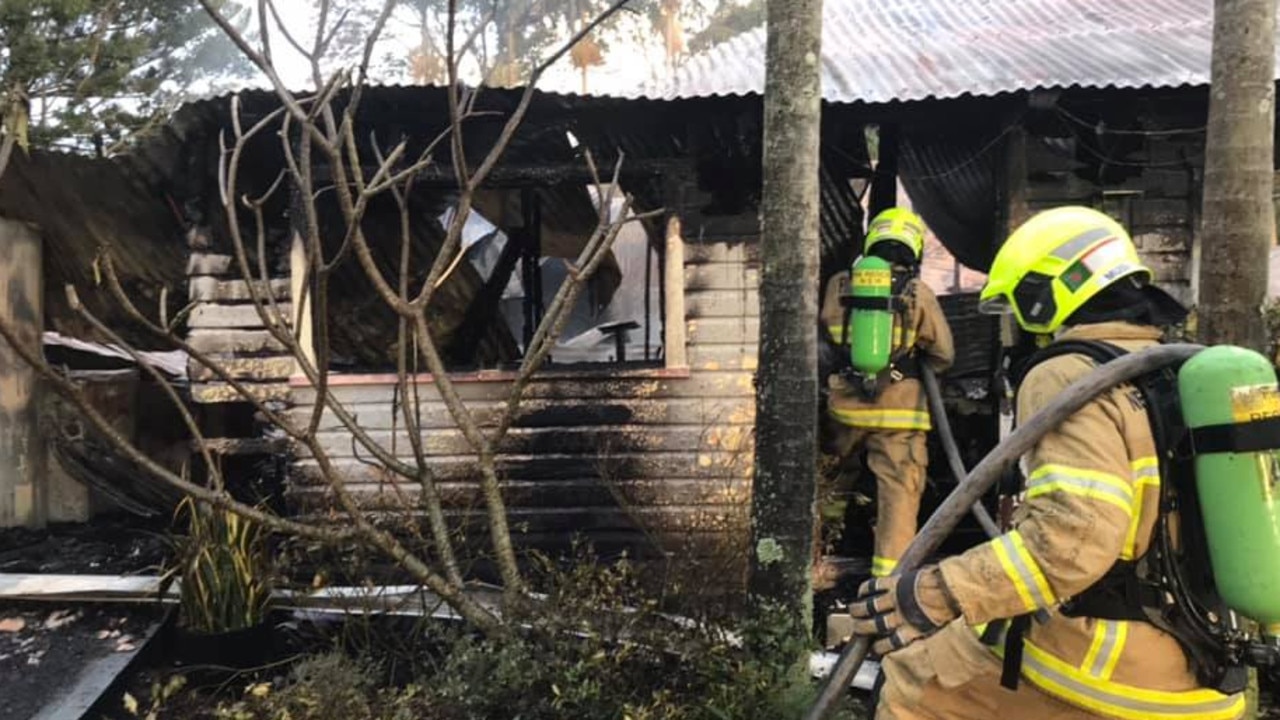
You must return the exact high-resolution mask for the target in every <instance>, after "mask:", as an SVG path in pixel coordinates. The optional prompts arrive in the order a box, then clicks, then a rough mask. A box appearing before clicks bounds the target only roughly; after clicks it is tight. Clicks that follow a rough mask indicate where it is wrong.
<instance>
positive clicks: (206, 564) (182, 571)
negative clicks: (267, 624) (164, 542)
mask: <svg viewBox="0 0 1280 720" xmlns="http://www.w3.org/2000/svg"><path fill="white" fill-rule="evenodd" d="M178 513H179V514H180V515H181V514H185V515H186V517H187V527H188V534H187V535H186V536H183V537H179V538H177V539H176V540H175V541H174V546H175V560H174V566H173V567H172V568H171V569H170V570H169V572H168V573H167V574H166V580H167V581H172V580H173V579H174V578H178V579H180V580H181V585H180V591H179V611H180V618H181V622H182V624H183V626H184V627H185V628H186V629H187V630H189V631H191V632H196V633H203V634H215V633H225V632H232V631H235V630H243V629H246V628H251V627H254V626H256V625H259V624H260V623H262V621H263V620H264V619H265V618H266V616H267V609H268V605H269V603H270V600H271V580H270V578H271V574H270V563H269V559H268V555H267V546H266V533H265V532H263V530H262V528H260V527H258V526H256V525H254V524H253V523H251V522H249V521H248V520H246V519H244V518H242V517H240V516H239V515H236V514H235V513H233V512H230V511H227V510H219V509H217V508H214V507H212V506H210V505H207V504H206V503H202V502H197V501H194V500H192V499H191V498H189V497H188V498H186V499H184V500H183V501H182V503H181V505H179V507H178Z"/></svg>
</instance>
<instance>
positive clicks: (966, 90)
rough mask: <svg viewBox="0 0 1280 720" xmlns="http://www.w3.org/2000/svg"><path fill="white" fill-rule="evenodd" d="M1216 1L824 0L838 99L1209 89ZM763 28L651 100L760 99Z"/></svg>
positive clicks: (829, 76) (697, 59)
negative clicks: (1082, 89)
mask: <svg viewBox="0 0 1280 720" xmlns="http://www.w3.org/2000/svg"><path fill="white" fill-rule="evenodd" d="M1212 38H1213V0H1133V1H1130V2H1116V1H1115V0H826V3H825V8H824V15H823V43H822V44H823V58H822V69H823V97H824V98H825V99H826V100H828V101H831V102H865V103H887V102H894V101H903V102H905V101H913V100H925V99H930V98H937V99H943V98H953V97H960V96H964V95H974V96H990V95H998V94H1001V93H1008V92H1016V91H1021V90H1031V89H1037V88H1068V87H1087V88H1107V87H1117V88H1138V87H1180V86H1186V85H1206V84H1208V82H1209V61H1210V51H1211V46H1212ZM764 58H765V31H764V28H763V27H762V28H757V29H755V30H752V31H749V32H746V33H743V34H742V35H739V36H738V37H736V38H734V39H732V40H730V41H728V42H726V43H724V44H722V45H720V46H717V47H715V48H713V49H712V50H709V51H707V52H705V53H702V54H699V55H695V56H693V57H691V58H689V59H688V60H687V61H686V62H685V63H684V65H683V66H682V67H681V68H679V69H678V70H677V71H676V72H675V73H674V75H673V76H672V77H671V78H670V79H668V80H666V81H661V82H658V83H655V84H653V85H650V86H648V87H646V88H644V89H643V90H642V91H641V92H640V93H639V94H640V95H643V96H646V97H652V98H664V99H674V98H690V97H710V96H717V95H747V94H759V93H761V92H762V91H763V89H764Z"/></svg>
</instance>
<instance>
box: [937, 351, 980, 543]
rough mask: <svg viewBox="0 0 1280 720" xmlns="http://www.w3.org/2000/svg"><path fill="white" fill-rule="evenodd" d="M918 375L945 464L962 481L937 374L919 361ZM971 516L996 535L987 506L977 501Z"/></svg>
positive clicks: (961, 461)
mask: <svg viewBox="0 0 1280 720" xmlns="http://www.w3.org/2000/svg"><path fill="white" fill-rule="evenodd" d="M920 377H921V379H922V380H923V381H924V394H925V396H926V397H927V398H928V399H929V414H930V415H932V416H933V424H934V426H935V427H936V428H937V429H938V438H939V439H940V440H941V441H942V451H943V453H944V454H945V455H946V456H947V464H949V465H950V466H951V475H952V477H954V478H955V481H956V484H957V485H958V484H960V483H961V482H963V481H964V476H965V475H967V474H968V473H966V472H965V469H964V461H963V460H961V459H960V448H959V447H957V446H956V438H955V436H954V435H952V434H951V421H949V420H948V419H947V410H946V407H944V406H943V404H942V390H941V388H940V387H939V386H938V376H937V375H935V374H934V372H933V368H931V367H929V363H927V362H922V363H920ZM971 510H972V512H973V517H974V518H976V519H977V521H978V524H979V525H981V526H982V530H983V532H985V533H986V534H987V537H992V538H993V537H998V536H999V535H1000V526H999V525H997V524H996V521H995V520H993V519H992V518H991V514H990V513H988V512H987V508H986V506H985V505H983V504H982V501H978V502H976V503H974V504H973V507H972V509H971Z"/></svg>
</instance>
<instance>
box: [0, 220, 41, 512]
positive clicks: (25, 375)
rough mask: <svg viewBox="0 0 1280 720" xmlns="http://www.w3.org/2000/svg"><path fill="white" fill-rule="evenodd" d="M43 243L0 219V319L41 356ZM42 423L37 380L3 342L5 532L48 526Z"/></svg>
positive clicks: (1, 491)
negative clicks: (7, 528) (39, 421)
mask: <svg viewBox="0 0 1280 720" xmlns="http://www.w3.org/2000/svg"><path fill="white" fill-rule="evenodd" d="M40 244H41V241H40V235H39V234H38V233H37V232H36V230H35V229H34V228H32V227H31V226H29V225H26V224H24V223H19V222H14V221H12V220H4V219H0V314H3V315H4V319H5V321H6V322H8V323H10V324H11V325H12V326H13V328H14V329H15V331H16V332H17V333H18V334H19V336H20V337H21V338H22V340H23V342H25V343H26V344H27V345H28V346H29V347H30V348H31V349H33V350H35V351H36V352H39V351H40V347H41V332H42V330H43V327H44V282H43V279H44V273H43V265H42V261H41V252H40V251H41V247H40ZM38 418H39V382H38V376H37V375H36V372H35V370H34V369H32V368H31V367H30V366H29V365H27V364H26V363H25V362H23V360H22V358H20V357H18V355H17V353H15V352H14V351H13V349H12V348H11V347H9V346H8V345H7V344H6V343H5V342H4V341H2V340H0V527H16V526H19V525H25V526H27V527H43V526H44V524H45V522H46V521H47V513H46V509H45V498H44V492H43V488H42V487H40V480H41V478H42V476H43V472H42V469H43V466H44V456H45V452H44V447H43V442H42V441H41V437H40V432H39V423H38Z"/></svg>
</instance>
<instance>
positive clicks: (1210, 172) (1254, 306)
mask: <svg viewBox="0 0 1280 720" xmlns="http://www.w3.org/2000/svg"><path fill="white" fill-rule="evenodd" d="M1275 27H1276V0H1215V2H1214V19H1213V67H1212V76H1211V81H1212V86H1211V89H1210V98H1209V132H1208V137H1207V139H1206V140H1205V158H1204V213H1203V217H1204V221H1203V222H1204V224H1203V227H1202V230H1201V233H1200V242H1201V254H1200V288H1199V307H1198V308H1197V311H1196V312H1197V318H1196V320H1197V325H1198V328H1197V330H1198V334H1199V336H1200V341H1201V342H1203V343H1206V344H1211V343H1228V344H1232V345H1240V346H1242V347H1247V348H1252V349H1254V350H1258V351H1261V352H1265V351H1266V350H1267V346H1268V341H1269V339H1268V337H1267V324H1266V320H1265V318H1264V315H1263V305H1264V303H1265V302H1266V300H1267V271H1268V266H1269V264H1270V248H1271V244H1272V243H1273V242H1274V241H1275V230H1276V225H1275V222H1276V218H1275V205H1274V201H1273V199H1272V192H1273V184H1274V178H1275V175H1274V145H1275V70H1276V61H1275V49H1276V36H1275ZM1249 675H1250V677H1249V690H1248V695H1249V709H1248V712H1247V714H1246V717H1247V718H1256V717H1257V716H1258V710H1257V705H1258V702H1257V695H1258V676H1257V673H1256V671H1253V670H1250V673H1249Z"/></svg>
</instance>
